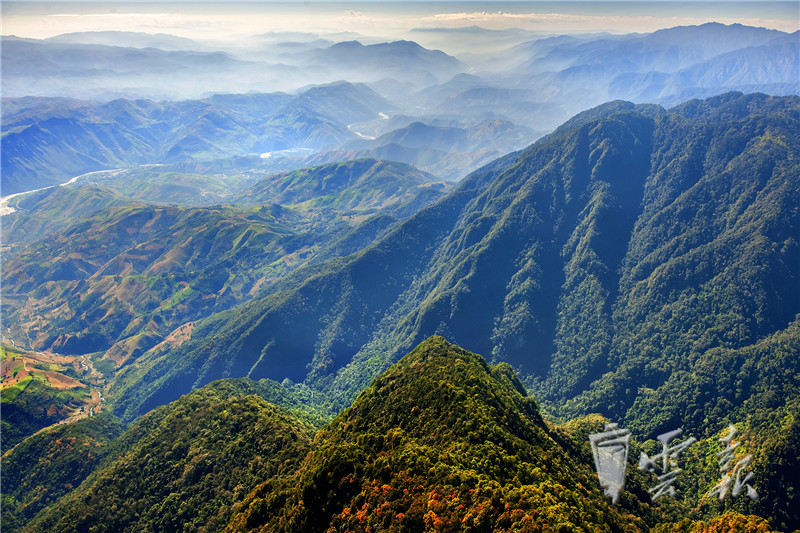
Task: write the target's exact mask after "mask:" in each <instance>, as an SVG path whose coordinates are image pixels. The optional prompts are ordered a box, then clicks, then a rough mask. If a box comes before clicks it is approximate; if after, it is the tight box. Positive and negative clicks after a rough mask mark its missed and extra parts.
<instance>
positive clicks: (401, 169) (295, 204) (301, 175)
mask: <svg viewBox="0 0 800 533" xmlns="http://www.w3.org/2000/svg"><path fill="white" fill-rule="evenodd" d="M423 188H432V189H434V190H438V191H444V190H445V189H446V185H445V184H444V183H443V182H441V181H439V180H437V178H436V177H435V176H432V175H431V174H428V173H426V172H422V171H420V170H417V169H416V168H414V167H412V166H410V165H406V164H403V163H395V162H391V161H376V160H375V159H358V160H354V161H347V162H344V163H332V164H327V165H319V166H315V167H310V168H305V169H300V170H295V171H293V172H284V173H280V174H275V175H272V176H269V177H267V178H264V179H262V180H260V181H259V182H258V183H256V184H255V185H253V186H252V187H250V188H249V189H247V190H246V191H245V192H244V193H242V194H241V196H239V197H238V198H237V200H236V201H237V202H239V203H243V204H267V203H269V204H281V205H285V206H288V207H292V208H294V209H298V210H300V211H302V212H308V213H313V214H316V215H318V216H319V215H321V216H324V217H325V218H327V219H330V218H336V217H342V216H346V217H353V216H363V215H366V214H370V213H372V212H374V211H376V210H377V209H379V208H382V207H387V206H390V205H393V204H401V203H405V202H409V201H411V200H413V199H414V197H415V196H417V195H418V194H420V192H422V189H423Z"/></svg>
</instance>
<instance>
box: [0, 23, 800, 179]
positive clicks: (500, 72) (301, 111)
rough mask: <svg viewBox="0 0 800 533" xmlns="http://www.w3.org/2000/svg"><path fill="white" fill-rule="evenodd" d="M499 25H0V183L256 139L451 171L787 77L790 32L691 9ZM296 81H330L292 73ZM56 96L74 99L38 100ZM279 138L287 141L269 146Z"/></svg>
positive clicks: (228, 149)
mask: <svg viewBox="0 0 800 533" xmlns="http://www.w3.org/2000/svg"><path fill="white" fill-rule="evenodd" d="M428 33H431V32H428ZM500 33H501V34H503V32H500ZM506 33H508V35H509V36H510V38H512V39H513V40H516V41H520V40H522V39H526V38H527V39H529V40H528V41H525V42H522V43H521V44H517V45H514V46H510V47H506V48H503V49H502V50H500V51H494V52H493V54H492V58H493V60H492V62H491V63H489V64H487V63H486V62H481V61H478V60H476V61H475V66H471V65H469V64H467V63H465V62H463V61H460V60H458V59H457V58H455V57H452V56H449V55H447V54H445V53H443V52H441V51H438V50H429V49H426V48H423V47H421V46H419V45H418V44H416V43H413V42H409V41H396V42H391V43H375V44H366V45H365V44H362V43H360V42H359V41H357V40H349V41H343V42H337V43H334V42H331V41H329V40H324V39H319V38H317V37H316V36H314V35H310V34H293V35H290V37H292V38H293V39H294V40H293V41H292V42H282V41H280V40H279V39H280V34H275V35H273V36H270V39H269V40H267V41H265V42H263V43H262V44H261V46H262V47H263V48H262V49H261V50H260V51H259V52H258V53H254V52H252V51H251V52H247V53H245V52H244V51H241V50H230V51H215V50H212V49H209V47H208V45H203V44H200V43H195V42H194V41H191V40H189V39H184V38H175V37H172V36H168V35H147V34H136V33H125V32H119V33H115V32H98V33H96V34H95V33H92V32H88V33H82V34H68V35H63V36H59V37H53V38H49V39H45V40H33V39H19V38H14V37H3V52H2V54H3V62H2V69H3V81H2V83H3V94H4V98H3V117H4V118H3V128H4V133H5V134H4V136H3V140H2V143H3V154H2V186H3V191H4V194H9V193H15V192H22V191H26V190H32V189H38V188H41V187H43V186H48V185H53V184H56V183H60V182H62V181H66V179H68V178H71V177H72V176H75V175H78V174H82V173H85V172H90V171H95V170H101V169H106V168H115V167H120V166H128V165H135V164H152V163H172V162H176V161H197V160H212V159H222V158H233V157H239V156H253V155H258V154H261V153H267V152H269V153H270V156H271V159H270V160H269V161H268V168H273V169H274V170H286V169H290V168H300V167H302V166H305V165H308V164H318V163H325V162H332V161H336V160H341V159H349V158H358V157H377V158H379V159H380V158H383V159H392V160H398V161H402V162H405V163H410V164H414V165H416V166H419V167H420V168H421V169H422V170H425V171H428V172H432V173H433V174H435V175H437V176H439V177H440V178H443V179H447V180H457V179H460V178H461V177H462V176H464V175H465V174H466V173H468V172H469V171H471V170H474V169H476V168H478V167H479V166H480V165H482V164H485V163H488V162H489V161H491V159H493V158H495V157H498V156H500V155H502V154H503V153H506V152H508V151H511V150H516V149H519V148H522V147H524V146H526V145H527V144H530V143H531V142H533V141H534V140H536V139H537V138H538V137H539V136H541V135H542V134H543V133H544V132H547V131H549V130H552V129H553V128H554V127H556V126H557V125H558V124H560V123H561V122H563V121H564V120H566V119H567V118H569V117H570V116H572V115H573V114H575V113H577V112H579V111H581V110H583V109H586V108H588V107H592V106H594V105H598V104H600V103H602V102H605V101H608V100H613V99H625V100H630V101H633V102H641V103H643V102H653V103H661V104H664V105H667V106H669V105H675V104H677V103H679V102H682V101H684V100H686V99H689V98H693V97H707V96H711V95H714V94H719V93H721V92H724V91H727V90H741V91H744V92H752V91H763V92H767V93H770V94H795V93H797V92H798V91H800V87H799V85H800V81H798V80H800V72H799V71H798V68H800V67H798V64H800V58H798V39H800V37H799V36H798V33H797V32H795V33H793V34H786V33H784V32H779V31H777V30H766V29H763V28H751V27H745V26H741V25H732V26H724V25H721V24H716V23H709V24H705V25H703V26H697V27H678V28H672V29H666V30H659V31H656V32H654V33H651V34H631V35H610V34H602V35H573V36H555V37H547V36H543V37H536V36H535V34H530V33H527V34H526V33H525V32H519V31H508V32H506ZM412 34H413V32H412ZM493 37H494V36H493ZM115 42H117V43H119V45H113V44H112V43H115ZM489 69H491V70H489ZM164 76H168V77H169V84H165V83H164V79H165V78H164ZM200 80H202V82H201V81H200ZM343 80H346V81H343ZM310 83H312V84H319V83H330V84H333V85H332V86H331V87H329V88H326V89H323V88H317V89H314V88H308V87H305V88H303V87H302V86H303V85H307V84H310ZM298 88H299V89H298ZM276 89H278V90H280V91H281V92H275V90H276ZM214 93H217V94H218V96H214ZM224 93H252V94H248V96H247V97H238V99H236V98H233V97H230V96H228V97H225V96H222V94H224ZM32 97H39V98H40V99H34V98H32ZM65 97H66V98H70V99H76V100H79V101H69V102H66V101H63V100H56V101H54V100H52V98H65ZM87 97H89V98H90V99H89V100H87V99H86V98H87ZM185 98H189V99H188V100H186V99H185ZM112 100H113V101H112ZM415 123H419V124H415ZM412 125H413V127H411V126H412ZM409 127H411V129H408V128H409ZM456 138H458V139H462V140H460V141H458V142H455V141H454V139H456ZM464 138H466V141H463V139H464ZM433 139H435V141H432V140H433ZM431 141H432V142H431ZM298 149H299V150H300V151H299V152H297V151H296V150H298ZM282 150H295V152H291V153H288V154H281V153H277V154H273V152H280V151H282ZM298 155H300V156H302V157H298Z"/></svg>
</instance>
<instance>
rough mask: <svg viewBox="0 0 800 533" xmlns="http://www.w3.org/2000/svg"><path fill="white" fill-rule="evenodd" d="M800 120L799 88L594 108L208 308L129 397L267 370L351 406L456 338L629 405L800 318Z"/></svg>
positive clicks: (556, 397) (564, 390)
mask: <svg viewBox="0 0 800 533" xmlns="http://www.w3.org/2000/svg"><path fill="white" fill-rule="evenodd" d="M797 126H798V98H797V97H768V96H765V95H758V94H754V95H742V94H739V93H730V94H727V95H724V96H720V97H715V98H712V99H708V100H704V101H690V102H688V103H686V104H684V105H682V106H679V107H677V108H674V109H672V110H669V111H667V110H664V109H662V108H660V107H657V106H634V105H633V104H630V103H624V102H614V103H611V104H607V105H605V106H601V107H599V108H596V109H594V110H591V111H589V112H586V113H583V114H581V115H579V116H577V117H576V118H575V119H573V120H572V121H570V122H568V123H566V124H565V125H564V126H562V127H561V128H559V129H558V130H557V131H556V132H554V133H553V134H551V135H550V136H548V137H546V138H545V139H543V140H541V141H539V142H538V143H536V144H535V145H533V146H532V147H530V148H528V149H527V150H525V151H522V152H519V153H517V154H514V155H511V156H508V157H507V158H504V159H503V160H501V161H500V162H498V163H497V164H495V165H494V166H490V167H487V169H485V170H484V171H479V172H476V173H475V174H473V175H472V176H470V177H468V178H467V179H465V180H464V181H463V182H462V183H461V184H460V185H459V187H458V188H457V189H456V190H455V191H453V192H452V193H451V194H450V195H449V196H447V197H446V198H444V199H443V200H441V201H440V202H438V203H437V204H434V205H432V206H430V207H428V208H426V209H424V210H422V211H421V212H420V213H418V214H417V215H416V216H414V217H412V218H410V219H409V220H408V221H406V222H405V223H404V224H403V225H401V226H400V227H398V228H397V229H396V230H394V231H393V232H392V233H391V234H390V235H388V236H386V237H384V238H383V239H382V240H381V241H379V242H377V243H375V244H374V245H373V246H372V247H370V248H368V249H366V250H364V251H362V252H359V253H357V254H355V255H353V256H350V257H349V258H347V259H346V260H344V261H343V262H342V261H338V262H336V263H333V264H331V265H330V266H329V267H328V268H326V269H321V270H317V271H316V274H315V275H314V276H311V277H310V278H309V277H307V275H305V274H303V273H302V272H301V273H299V274H298V276H297V277H294V278H292V279H293V280H294V282H292V281H291V280H289V281H288V282H287V283H284V284H283V285H282V290H281V291H280V292H279V293H275V294H273V295H271V296H269V297H267V298H266V299H262V300H257V301H254V302H252V303H250V304H248V305H247V306H244V307H241V308H238V309H236V310H234V311H231V312H228V313H225V314H221V315H218V316H215V317H211V318H210V319H209V320H207V321H204V322H203V323H202V324H201V325H199V326H198V330H197V333H198V334H197V335H196V336H194V337H193V338H192V340H191V341H189V342H187V343H185V344H184V345H182V346H181V347H180V348H179V349H178V350H176V351H175V353H174V354H170V355H168V356H167V357H166V358H164V359H161V360H159V362H158V363H157V364H156V365H155V366H153V367H152V368H151V369H150V370H149V372H151V373H152V375H153V376H154V379H147V378H145V376H146V375H147V374H140V375H139V376H138V377H137V378H136V379H130V381H128V380H126V382H125V384H124V385H122V382H120V383H119V385H122V387H120V388H117V389H116V390H115V391H114V394H116V395H117V396H116V398H117V399H118V401H119V402H120V403H119V405H125V406H127V407H128V409H131V408H133V406H135V405H136V404H137V403H139V402H142V401H144V402H145V403H144V404H143V405H153V404H151V403H150V402H151V401H154V400H155V399H156V398H157V397H158V398H162V399H161V400H159V401H163V400H164V399H168V398H169V396H168V395H167V396H162V394H165V393H166V391H167V390H169V389H168V388H166V387H164V386H161V387H159V386H156V387H154V386H153V384H154V383H158V382H159V381H160V382H163V383H165V384H167V383H169V384H171V385H170V387H173V388H174V387H175V386H176V384H177V383H183V385H181V386H183V387H186V386H188V385H189V384H191V383H195V384H199V383H203V382H205V381H207V380H208V381H210V380H212V379H214V377H215V376H219V375H237V374H239V373H242V372H243V373H247V372H250V373H251V375H252V376H254V377H256V376H264V377H272V378H274V379H279V380H280V379H284V378H286V377H288V378H290V379H292V380H295V381H303V380H306V381H307V383H309V384H312V385H313V386H316V387H321V388H323V389H326V390H329V391H331V392H332V393H333V395H332V396H331V398H338V399H336V400H334V401H335V402H337V403H338V405H339V406H340V407H339V408H341V407H344V406H345V405H348V404H349V398H352V395H354V394H355V393H356V392H357V391H358V390H361V388H363V387H364V386H365V385H366V383H367V382H368V379H369V377H370V376H374V375H376V374H377V372H378V371H380V370H381V369H383V368H387V367H388V366H389V365H390V364H391V363H392V361H394V360H396V358H397V357H398V356H399V354H401V353H403V351H404V350H408V349H410V348H411V347H412V346H414V345H415V343H417V342H419V341H421V340H422V339H424V338H425V337H426V336H427V335H430V334H442V335H444V336H445V337H447V338H448V339H449V340H452V341H454V342H457V343H458V344H459V345H462V346H465V347H466V348H468V349H472V350H474V351H476V352H478V353H486V354H491V358H492V359H493V360H504V361H507V362H510V363H511V364H513V365H515V366H516V367H517V368H519V369H521V371H522V373H523V375H525V376H527V377H528V379H529V380H530V381H529V382H528V383H529V384H531V385H533V387H534V390H536V391H537V392H538V394H539V397H540V399H541V401H543V402H544V403H546V404H547V405H548V406H549V408H551V409H558V410H560V411H562V412H563V413H565V414H567V413H568V414H570V415H575V414H579V413H582V412H592V411H598V410H599V411H600V412H603V413H607V414H608V415H613V416H615V417H619V416H624V415H625V413H626V412H627V410H628V409H630V407H631V406H632V404H633V402H634V401H635V400H636V398H637V397H638V394H639V393H638V392H637V389H636V388H635V387H634V388H631V385H630V383H632V382H633V381H631V380H636V381H637V382H638V380H639V379H640V378H641V377H643V376H644V377H645V382H644V383H642V384H641V385H640V386H645V387H651V388H653V389H656V388H658V387H659V386H661V384H663V383H664V381H663V380H664V379H666V378H668V377H669V376H670V375H671V374H672V373H673V372H675V371H678V370H681V369H686V368H687V367H688V366H689V365H691V364H693V363H694V362H696V361H700V360H702V358H703V357H704V354H706V352H707V351H708V350H712V349H714V348H730V349H741V348H745V347H747V346H749V345H752V344H754V343H756V342H758V341H759V340H761V339H764V338H766V337H767V336H769V335H772V334H774V333H777V332H779V331H781V330H783V329H785V328H787V327H788V325H789V323H790V322H791V321H793V320H794V318H795V316H796V315H797V313H798V312H800V303H799V301H800V299H799V298H798V295H797V292H796V290H794V288H795V287H797V284H798V280H797V275H798V273H797V269H796V268H794V265H796V264H797V258H798V253H800V252H799V251H798V243H797V234H798V217H797V209H798V199H797V194H798V193H797V191H798V189H800V187H798V183H797V180H798V175H799V174H800V173H798V172H797V151H798V140H797V136H796V131H797ZM744 259H747V261H748V263H744V262H743V260H744ZM750 265H753V266H752V267H751V266H750ZM293 284H294V286H293ZM301 302H302V303H301ZM287 323H288V324H293V325H294V327H293V328H288V329H287V328H285V327H282V326H281V327H279V326H278V325H279V324H287ZM170 361H175V362H177V361H180V365H179V366H177V367H173V366H172V365H173V363H171V362H170ZM201 362H202V363H201ZM307 365H311V366H310V370H309V368H307ZM171 368H172V369H171ZM178 368H180V370H178ZM139 371H140V372H141V371H142V369H140V370H139ZM155 376H157V378H155ZM179 376H180V377H179ZM142 378H143V379H142ZM600 378H602V379H600ZM176 380H177V381H176ZM137 383H138V385H137ZM145 384H146V385H145ZM574 396H577V399H576V400H572V397H574ZM134 398H140V399H137V400H134ZM146 398H151V399H150V400H146ZM145 410H146V409H145ZM128 413H129V414H128V416H130V415H133V414H134V413H135V411H128ZM660 429H662V427H661V426H660V425H658V424H656V425H655V426H651V428H650V430H651V431H657V430H660Z"/></svg>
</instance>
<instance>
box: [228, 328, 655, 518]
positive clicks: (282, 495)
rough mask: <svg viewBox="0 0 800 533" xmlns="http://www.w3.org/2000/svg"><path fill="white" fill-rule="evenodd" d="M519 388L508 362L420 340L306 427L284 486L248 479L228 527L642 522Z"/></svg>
mask: <svg viewBox="0 0 800 533" xmlns="http://www.w3.org/2000/svg"><path fill="white" fill-rule="evenodd" d="M522 390H523V389H522V385H521V384H520V383H519V381H518V380H517V378H516V376H515V374H514V372H513V371H512V370H511V369H510V367H509V366H508V365H505V364H501V365H498V366H496V367H490V366H488V365H487V364H486V361H485V360H484V359H483V358H482V357H480V356H478V355H475V354H472V353H470V352H467V351H465V350H462V349H460V348H458V347H456V346H453V345H450V344H448V343H447V342H446V341H444V339H442V338H440V337H433V338H431V339H428V340H427V341H425V342H424V343H422V344H421V345H419V346H418V347H417V348H416V349H415V350H414V351H413V352H411V353H410V354H409V355H407V356H406V357H404V358H403V359H402V360H401V361H400V362H399V363H398V364H397V365H395V366H393V367H392V368H391V369H389V370H388V371H387V372H385V373H384V374H383V375H382V376H381V377H380V378H378V379H377V380H376V381H375V382H374V383H373V384H372V385H371V386H370V387H369V388H368V389H367V390H365V391H364V392H363V393H362V394H360V395H359V397H358V399H357V400H356V401H355V402H354V404H353V405H352V407H350V408H349V409H347V410H345V411H344V412H343V413H341V414H340V415H339V416H338V417H337V418H336V419H335V420H334V421H333V422H332V423H331V424H330V425H328V426H327V427H326V428H325V429H324V430H322V431H321V432H320V433H318V434H317V436H316V437H315V440H314V449H313V451H312V453H311V454H310V455H309V457H308V459H307V460H306V461H305V462H304V464H303V466H302V468H301V469H300V470H299V472H298V473H297V475H296V476H295V478H294V483H293V486H291V487H289V488H288V489H284V490H283V491H281V490H275V485H274V484H273V483H267V484H264V485H262V486H260V487H258V488H256V490H255V491H254V492H253V493H252V494H251V495H250V496H248V498H247V499H246V500H245V501H244V502H243V503H242V504H241V505H239V514H238V515H237V516H235V517H234V519H233V522H232V525H231V527H230V528H229V529H228V531H423V530H433V531H528V530H530V531H533V530H536V528H539V530H563V531H566V530H571V531H646V526H645V525H644V523H643V522H642V521H641V520H640V519H639V518H636V517H634V516H633V515H631V514H630V513H629V511H628V509H627V508H628V507H636V504H635V503H634V502H632V501H629V502H626V504H625V505H624V506H623V507H622V508H619V509H617V508H613V507H611V506H610V505H609V504H608V503H607V500H605V499H604V497H603V495H602V492H601V490H600V488H599V486H598V485H597V483H596V479H593V477H594V476H593V472H592V469H591V467H590V466H589V464H588V463H586V462H584V460H585V459H586V458H585V457H580V452H578V451H577V447H578V446H577V445H576V444H575V443H574V442H573V441H572V439H571V438H569V437H568V436H567V435H566V434H564V433H561V432H559V431H558V430H556V429H554V428H551V427H549V426H548V425H546V424H545V423H544V422H543V421H542V418H541V416H540V415H539V412H538V410H537V408H536V405H535V403H534V402H533V400H532V399H530V398H527V397H526V396H525V395H524V393H521V392H520V391H522Z"/></svg>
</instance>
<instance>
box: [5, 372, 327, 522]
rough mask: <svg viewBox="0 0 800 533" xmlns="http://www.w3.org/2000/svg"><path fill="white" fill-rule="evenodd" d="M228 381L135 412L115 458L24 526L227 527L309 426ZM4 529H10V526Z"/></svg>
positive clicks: (281, 471) (289, 459)
mask: <svg viewBox="0 0 800 533" xmlns="http://www.w3.org/2000/svg"><path fill="white" fill-rule="evenodd" d="M262 392H263V391H262V387H261V386H260V385H259V384H256V383H253V382H248V381H246V380H238V381H237V380H227V381H221V382H217V383H215V384H214V385H212V386H209V387H206V388H203V389H201V390H198V391H195V392H193V393H192V394H189V395H187V396H184V397H183V398H181V399H180V400H178V401H177V402H175V403H173V404H170V405H166V406H163V407H161V408H159V409H157V410H155V411H153V412H152V413H149V414H148V415H147V416H145V417H143V418H142V419H141V420H139V421H138V422H137V423H136V424H135V425H134V426H133V427H131V428H130V429H128V430H127V431H126V432H125V433H124V434H123V435H122V436H121V437H119V438H118V439H117V440H116V441H115V442H114V443H113V446H114V455H113V458H112V459H111V460H110V461H106V462H105V463H104V464H103V465H101V466H100V467H99V468H97V469H96V470H95V472H94V473H93V475H92V476H91V477H89V478H88V479H87V480H86V481H85V482H84V483H83V485H81V486H80V487H79V488H77V489H76V490H75V491H73V492H71V493H70V494H69V495H68V496H67V497H66V498H64V499H63V500H61V501H60V502H59V503H58V504H57V505H56V506H53V507H50V508H48V509H47V510H45V511H44V512H43V513H42V514H41V515H40V516H38V517H37V518H36V520H35V521H34V522H33V523H31V524H29V525H28V526H26V527H25V530H26V531H55V530H58V531H87V530H92V531H109V532H111V531H126V530H134V529H135V530H139V531H178V530H187V528H190V529H191V530H198V529H199V528H202V530H204V531H221V530H222V529H223V528H224V527H225V525H226V524H227V523H228V520H229V517H230V515H231V511H232V505H233V504H234V503H235V502H237V501H239V500H241V499H242V498H243V497H244V496H246V495H247V494H248V493H249V492H250V491H251V490H252V489H253V488H254V487H255V486H256V484H258V483H260V482H262V481H263V480H265V479H271V478H280V477H283V476H287V475H291V474H292V473H293V472H294V471H295V470H296V469H297V468H298V466H299V464H300V461H301V459H302V458H303V457H304V456H305V454H306V451H307V450H308V448H309V446H310V443H311V436H312V430H311V429H310V426H308V425H307V424H306V423H304V422H301V421H300V420H299V419H297V418H295V417H294V416H293V415H291V414H290V413H289V412H288V411H286V410H284V409H283V408H279V407H277V406H275V405H273V404H269V403H267V402H266V401H264V400H263V398H261V396H260V393H262ZM4 529H5V528H4Z"/></svg>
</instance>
